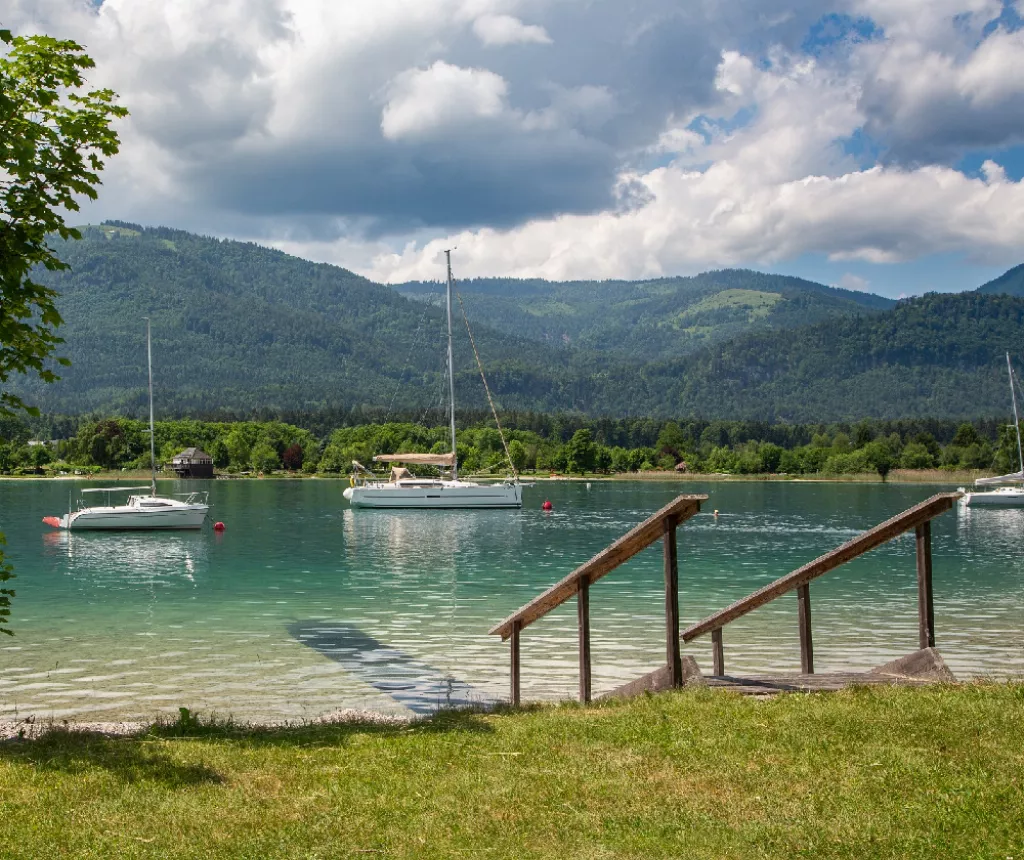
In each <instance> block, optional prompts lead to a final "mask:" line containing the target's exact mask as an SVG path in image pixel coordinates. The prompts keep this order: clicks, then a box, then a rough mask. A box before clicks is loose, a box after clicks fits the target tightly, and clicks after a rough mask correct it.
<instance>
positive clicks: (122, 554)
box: [0, 480, 1024, 722]
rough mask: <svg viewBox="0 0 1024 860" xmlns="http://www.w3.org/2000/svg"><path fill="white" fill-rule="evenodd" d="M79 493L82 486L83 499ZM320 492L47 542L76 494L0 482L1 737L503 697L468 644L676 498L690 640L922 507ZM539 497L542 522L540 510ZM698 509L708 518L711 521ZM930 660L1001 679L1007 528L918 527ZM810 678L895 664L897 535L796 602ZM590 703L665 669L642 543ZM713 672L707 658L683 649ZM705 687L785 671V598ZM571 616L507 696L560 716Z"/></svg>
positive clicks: (749, 498) (599, 491)
mask: <svg viewBox="0 0 1024 860" xmlns="http://www.w3.org/2000/svg"><path fill="white" fill-rule="evenodd" d="M80 486H88V484H86V483H85V482H82V484H81V485H80ZM344 486H345V484H344V482H340V481H328V480H303V481H231V482H227V481H225V482H206V483H203V482H175V486H172V482H162V486H161V490H160V491H161V492H165V491H166V492H182V491H185V490H188V489H193V488H202V489H209V490H210V501H211V503H212V506H213V507H212V509H211V521H212V520H219V521H223V522H224V523H225V524H226V526H227V528H226V530H225V531H224V532H222V533H218V532H214V531H213V530H212V529H211V528H210V527H209V524H208V525H207V526H206V527H205V528H204V529H203V530H202V531H199V532H179V533H145V532H122V533H115V532H111V533H92V534H83V533H67V532H58V531H53V530H50V529H48V528H47V527H46V526H44V525H43V524H42V523H41V518H42V517H43V516H45V515H54V514H60V513H63V512H64V511H66V510H67V506H68V495H69V491H70V492H71V493H72V494H73V493H74V492H75V491H76V490H77V489H78V487H79V485H72V484H71V483H70V482H54V481H33V482H27V481H5V482H0V530H2V531H3V532H4V533H5V534H6V536H7V540H8V546H7V557H8V560H9V561H10V562H11V563H12V564H14V566H15V572H16V574H17V579H16V580H14V581H13V582H12V583H11V585H12V586H13V587H14V588H15V589H16V591H17V596H16V597H15V599H14V601H13V605H12V618H11V626H12V627H13V629H14V631H15V634H16V635H15V636H13V637H0V721H3V720H14V719H25V718H28V717H34V718H36V719H37V720H47V719H53V720H58V721H59V720H82V721H113V720H149V719H153V718H155V717H157V716H170V717H174V716H176V715H177V713H178V708H179V707H187V708H189V709H190V710H191V711H192V712H193V713H198V714H200V715H201V716H207V717H209V716H218V717H222V718H227V717H231V718H234V719H236V720H240V721H246V722H283V721H302V720H312V719H316V718H319V717H322V716H324V715H330V714H332V713H337V712H340V711H345V710H349V709H359V710H368V711H375V712H380V713H385V714H400V715H409V714H426V713H430V712H432V711H434V710H436V709H437V708H438V707H440V706H444V705H448V704H465V703H480V704H486V703H490V702H495V701H498V700H502V699H507V697H508V682H509V650H508V644H507V643H503V642H501V641H500V639H499V638H498V637H496V636H489V635H488V634H487V631H488V630H489V629H490V628H491V627H492V626H494V625H495V624H496V623H497V622H499V621H501V620H502V619H503V618H505V617H506V616H508V615H509V614H511V613H512V612H513V611H515V609H517V608H518V607H519V606H521V605H522V604H524V603H526V602H527V601H529V600H530V599H532V598H533V597H534V596H536V595H537V594H538V593H540V592H541V591H543V590H544V589H545V588H547V587H548V586H550V585H551V584H553V583H554V582H556V581H558V580H559V579H561V578H562V577H563V576H565V575H566V574H568V573H569V572H571V571H572V570H573V569H574V568H575V567H576V566H578V565H579V564H581V563H582V562H584V561H586V560H587V559H588V558H590V557H591V556H593V555H594V554H595V553H597V552H599V551H600V550H601V549H603V548H604V547H605V546H607V545H608V544H609V543H611V542H612V541H613V540H615V539H616V538H618V537H619V536H621V535H622V534H623V533H625V532H626V531H627V530H629V529H630V528H632V527H633V526H635V525H636V524H637V523H639V522H641V521H643V520H644V519H646V518H647V517H648V516H649V515H650V514H651V513H653V512H654V511H656V510H657V509H659V508H660V507H662V506H663V505H664V504H666V503H667V502H668V501H670V500H671V499H672V498H674V497H675V496H676V495H678V494H679V493H707V494H708V495H709V496H710V498H709V500H708V502H707V503H706V504H705V506H704V511H703V512H702V513H701V514H699V515H698V516H696V517H695V518H693V519H692V520H690V521H688V522H687V523H685V524H684V525H682V526H681V527H680V529H679V532H678V545H679V587H680V614H681V616H682V621H683V624H684V625H686V624H690V623H692V622H695V621H698V620H700V619H701V618H704V617H706V616H707V615H710V614H711V613H712V612H715V611H716V610H718V609H721V608H723V607H724V606H726V605H728V604H729V603H731V602H732V601H734V600H736V599H739V598H741V597H744V596H745V595H747V594H748V593H750V592H751V591H753V590H754V589H756V588H759V587H760V586H762V585H765V584H767V583H768V582H770V581H772V580H773V579H775V578H777V577H778V576H781V575H783V574H785V573H788V572H789V571H791V570H793V569H795V568H796V567H798V566H800V565H801V564H804V563H806V562H808V561H810V560H812V559H814V558H815V557H817V556H818V555H821V554H822V553H824V552H827V551H828V550H830V549H832V548H834V547H836V546H838V545H839V544H841V543H843V542H844V541H846V540H849V539H850V538H851V537H853V536H855V535H856V534H858V533H859V532H861V531H863V530H865V529H867V528H870V527H871V526H873V525H875V524H877V523H879V522H881V521H882V520H884V519H887V518H888V517H890V516H892V515H894V514H896V513H899V512H900V511H902V510H904V509H905V508H908V507H910V506H911V505H913V504H916V503H917V502H919V501H921V500H923V499H924V498H926V497H928V496H929V495H931V494H933V493H934V492H938V491H941V490H947V489H953V488H952V487H923V486H908V485H901V486H886V485H880V484H825V483H818V482H815V483H797V482H794V483H772V482H764V481H756V482H750V483H739V482H730V483H711V482H709V483H707V484H700V483H698V482H694V481H686V482H685V483H682V482H680V483H670V482H657V483H654V482H642V481H637V482H628V481H615V482H592V483H591V484H590V485H589V486H588V485H587V484H584V483H582V482H580V483H576V482H558V483H550V484H547V483H544V484H538V485H536V486H534V487H532V488H527V489H525V491H524V507H523V509H522V510H496V511H416V510H410V511H385V510H365V509H360V510H353V509H351V508H349V507H348V505H347V503H346V502H345V501H344V499H343V498H342V490H343V489H344ZM545 500H550V501H551V502H552V505H553V510H552V511H550V512H544V511H542V510H541V504H542V503H543V502H544V501H545ZM716 509H717V510H718V511H719V515H718V516H717V517H716V516H714V515H713V514H712V512H713V511H714V510H716ZM932 541H933V543H932V555H933V564H934V591H935V628H936V644H937V647H938V648H939V650H940V651H941V653H942V655H943V657H944V659H945V660H946V662H947V664H948V665H949V667H950V668H951V669H952V670H953V672H954V673H955V674H956V675H957V677H958V678H961V679H967V678H972V677H986V678H996V679H1008V678H1019V677H1021V676H1022V675H1024V553H1022V550H1021V547H1022V541H1024V510H1013V509H1005V510H995V509H993V510H979V509H976V508H960V507H959V506H957V507H955V508H954V510H953V511H951V512H949V513H946V514H943V515H941V516H940V517H938V518H937V519H936V520H934V521H933V523H932ZM811 599H812V606H813V620H814V656H815V668H816V670H817V671H819V672H825V671H829V670H835V671H840V670H843V671H859V670H867V669H870V668H872V667H874V666H877V665H879V664H881V663H884V662H887V661H888V660H891V659H895V658H896V657H899V656H902V655H904V654H907V653H909V652H911V651H913V650H915V649H916V648H917V603H916V601H917V580H916V569H915V547H914V540H913V533H911V534H910V535H909V536H903V537H901V538H898V539H896V540H895V541H893V542H891V543H889V544H887V545H885V546H883V547H881V548H879V549H877V550H874V551H872V552H870V553H868V554H867V555H865V556H863V557H861V558H859V559H857V560H856V561H854V562H851V563H850V564H847V565H844V566H842V567H840V568H839V569H837V570H835V571H833V572H831V573H829V574H826V575H825V576H824V577H823V578H821V579H819V580H815V581H814V582H813V583H812V584H811ZM590 602H591V640H592V654H593V672H594V677H593V686H594V694H595V696H596V695H600V694H601V693H602V692H605V691H608V690H611V689H614V688H615V687H617V686H619V685H621V684H623V683H626V682H628V681H630V680H633V679H634V678H637V677H639V676H640V675H642V674H644V673H645V672H648V671H650V670H652V669H654V668H656V667H657V666H659V665H662V664H663V663H664V647H665V646H664V584H663V573H662V556H661V544H660V542H658V543H656V544H655V545H654V546H653V547H651V548H650V549H648V550H645V551H644V552H643V553H641V554H640V555H639V556H637V557H636V558H634V559H633V560H631V561H629V562H628V563H626V564H625V565H623V566H622V567H621V568H619V569H618V570H616V571H615V572H613V573H612V574H610V575H609V576H608V577H606V578H604V579H602V580H601V581H599V582H598V583H596V584H595V585H594V586H593V587H592V588H591V592H590ZM684 653H685V654H690V655H692V656H693V657H695V659H696V660H697V662H698V664H699V665H700V666H701V669H702V670H703V671H705V672H708V673H710V671H711V643H710V639H709V638H704V639H700V640H697V641H696V642H693V643H691V644H689V645H687V646H685V647H684ZM725 659H726V669H727V671H728V672H730V673H731V674H732V673H742V672H745V671H751V672H753V671H759V670H760V671H768V670H771V671H777V672H785V671H792V672H797V671H799V668H800V649H799V640H798V631H797V606H796V596H795V594H790V595H785V596H784V597H782V598H780V599H779V600H777V601H775V602H773V603H771V604H769V605H768V606H766V607H763V608H762V609H759V610H756V611H755V612H753V613H751V614H750V615H748V616H746V617H745V618H743V619H741V620H739V621H737V622H734V623H733V624H730V625H729V626H728V627H727V628H726V629H725ZM576 672H577V650H576V615H575V603H574V601H572V600H570V601H569V602H568V603H566V604H564V605H563V606H562V607H560V608H559V609H558V610H556V611H555V612H554V613H552V614H551V615H550V616H548V617H546V618H544V619H542V620H541V621H539V622H537V623H536V624H534V625H532V626H530V627H528V628H527V629H526V630H525V631H524V632H523V634H522V687H523V698H524V700H526V701H531V700H558V699H568V698H574V697H575V695H576V685H577V675H576Z"/></svg>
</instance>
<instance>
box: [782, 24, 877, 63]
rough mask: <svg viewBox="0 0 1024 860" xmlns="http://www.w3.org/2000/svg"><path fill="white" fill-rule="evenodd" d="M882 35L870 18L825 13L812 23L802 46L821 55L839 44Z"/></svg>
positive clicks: (808, 51) (809, 52)
mask: <svg viewBox="0 0 1024 860" xmlns="http://www.w3.org/2000/svg"><path fill="white" fill-rule="evenodd" d="M881 37H882V30H881V28H880V27H878V26H877V25H876V24H875V22H874V21H872V20H871V19H870V18H863V17H862V18H852V17H850V16H849V15H839V14H835V13H833V14H831V15H823V16H822V17H821V18H819V19H818V20H817V21H815V22H814V24H812V25H811V28H810V30H809V31H808V32H807V36H806V38H805V39H804V41H803V44H802V45H801V46H800V49H801V50H802V51H803V52H804V53H805V54H811V55H812V56H815V57H817V56H820V55H821V54H823V53H825V52H827V51H828V50H829V49H831V48H833V47H835V46H836V45H838V44H842V43H846V42H866V41H869V40H871V39H879V38H881Z"/></svg>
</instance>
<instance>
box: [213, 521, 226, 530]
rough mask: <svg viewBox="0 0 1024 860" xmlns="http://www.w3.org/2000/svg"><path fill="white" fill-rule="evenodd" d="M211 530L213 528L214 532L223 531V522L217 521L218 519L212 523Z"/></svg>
mask: <svg viewBox="0 0 1024 860" xmlns="http://www.w3.org/2000/svg"><path fill="white" fill-rule="evenodd" d="M213 530H214V531H215V532H222V531H224V523H222V522H219V521H218V522H215V523H214V524H213Z"/></svg>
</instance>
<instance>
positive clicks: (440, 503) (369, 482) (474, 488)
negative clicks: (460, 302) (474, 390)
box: [344, 251, 523, 508]
mask: <svg viewBox="0 0 1024 860" xmlns="http://www.w3.org/2000/svg"><path fill="white" fill-rule="evenodd" d="M445 256H446V257H447V262H448V290H447V301H448V400H449V406H450V417H451V443H452V450H451V452H450V453H447V454H378V455H377V456H376V457H374V458H373V459H374V460H375V461H376V462H379V463H395V464H398V463H405V464H406V465H424V466H427V465H429V466H438V467H440V468H448V469H450V470H451V477H450V478H417V477H416V476H414V475H413V474H411V473H410V472H409V470H408V469H406V468H404V467H403V466H397V465H396V466H393V467H392V469H391V476H390V479H389V480H387V481H381V480H379V479H377V478H376V476H374V475H373V474H372V473H371V472H369V471H368V470H367V469H365V468H364V467H363V466H362V465H361V464H360V463H358V462H355V461H353V463H352V466H353V469H354V471H353V474H352V486H350V487H348V488H347V489H346V490H345V492H344V496H345V498H346V499H348V501H349V503H350V504H351V505H352V507H354V508H521V507H522V506H523V485H522V484H521V483H520V482H519V478H518V475H515V476H514V477H513V478H512V479H511V480H507V481H504V482H503V483H500V484H478V483H473V482H471V481H460V480H459V461H458V457H457V456H456V453H455V374H454V362H453V358H452V253H451V251H445ZM499 429H500V428H499ZM513 472H514V467H513Z"/></svg>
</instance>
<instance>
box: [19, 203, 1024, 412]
mask: <svg viewBox="0 0 1024 860" xmlns="http://www.w3.org/2000/svg"><path fill="white" fill-rule="evenodd" d="M84 232H85V238H84V239H83V240H82V241H80V242H72V243H67V244H63V245H61V246H60V247H59V248H58V252H59V254H60V255H61V256H62V257H63V258H64V259H66V260H67V262H68V263H69V264H70V265H71V267H72V268H71V270H70V271H69V272H58V273H51V272H44V273H42V279H45V280H46V282H47V283H49V284H51V285H52V286H54V287H55V288H56V289H57V290H58V291H59V293H60V299H59V301H58V307H59V308H60V310H61V312H62V314H63V315H64V318H65V320H66V325H65V326H63V327H62V328H61V330H60V333H61V334H62V335H63V336H64V338H65V339H66V341H67V342H66V344H65V345H64V346H63V347H62V349H61V353H62V354H64V355H67V356H68V357H69V358H70V359H71V360H72V362H73V365H72V367H70V368H67V369H59V373H60V374H61V376H62V377H63V379H62V380H61V381H60V382H59V383H57V384H54V385H50V386H45V385H42V384H40V383H38V382H29V383H25V382H22V388H21V389H20V392H21V393H22V394H24V395H25V396H26V399H27V400H28V401H29V402H32V403H35V404H37V405H39V406H40V407H42V408H43V409H44V410H45V411H48V412H58V413H83V412H89V411H97V412H103V413H120V414H127V415H134V416H141V415H143V413H144V411H145V408H144V407H145V403H146V368H145V339H144V337H145V336H144V332H145V326H144V323H143V319H142V318H143V317H146V316H149V317H152V320H153V332H154V345H153V357H154V365H155V383H156V400H157V409H158V413H159V414H160V415H163V416H171V415H182V414H185V415H188V414H191V415H199V414H202V415H216V414H218V413H221V414H224V413H232V414H234V415H239V414H242V415H245V414H252V413H260V414H264V415H266V414H268V413H273V412H275V411H277V412H281V413H283V412H289V411H292V412H294V411H302V412H305V413H307V414H308V413H310V412H317V411H320V412H325V411H327V410H330V411H331V413H332V414H335V415H342V414H347V413H348V411H349V410H352V409H368V410H371V411H372V413H373V414H374V415H375V416H376V417H378V418H380V417H382V416H383V415H384V414H389V413H392V412H393V413H399V412H400V413H401V414H403V415H404V416H406V417H407V418H408V417H412V418H415V417H416V416H417V415H418V414H419V413H422V414H423V416H424V418H425V420H428V421H437V420H438V418H439V413H438V412H435V411H433V410H434V409H435V408H437V407H439V406H440V405H441V404H442V403H443V402H444V391H445V388H446V385H445V373H444V367H445V365H444V348H445V340H446V339H445V327H444V317H443V314H442V310H441V308H440V307H439V306H437V304H436V303H435V302H433V301H422V300H420V301H414V300H412V299H410V298H406V297H405V296H403V295H401V294H400V292H399V291H396V290H395V289H392V288H389V287H386V286H383V285H380V284H375V283H372V282H370V281H368V280H366V279H365V278H361V277H359V276H357V275H354V274H353V273H351V272H349V271H346V270H345V269H341V268H338V267H336V266H329V265H323V264H315V263H310V262H307V261H305V260H300V259H298V258H295V257H291V256H288V255H287V254H284V253H282V252H280V251H274V250H269V249H267V248H262V247H259V246H257V245H253V244H246V243H241V242H233V241H221V240H218V239H212V238H204V237H200V236H195V235H192V234H189V233H185V232H183V231H177V230H169V229H165V228H152V229H150V228H147V229H143V228H139V227H134V226H132V225H125V224H118V223H111V224H107V225H104V226H102V227H89V228H86V229H85V231H84ZM1008 274H1012V273H1008ZM406 287H407V288H408V289H403V292H406V293H409V294H417V295H419V297H420V298H421V299H422V298H423V296H424V295H430V294H431V291H436V290H437V288H438V287H437V285H420V287H415V286H410V285H406ZM460 292H461V293H462V294H463V297H464V299H465V305H466V308H467V312H468V313H469V315H470V319H471V321H472V323H473V329H474V334H475V336H476V342H477V346H478V348H479V350H480V353H481V356H482V357H483V360H484V362H485V364H486V366H487V370H488V377H489V379H490V381H491V385H492V389H493V390H494V392H495V394H496V395H497V399H498V401H499V405H500V406H501V407H502V408H504V409H507V410H536V411H543V412H577V413H583V414H589V415H607V416H630V415H632V416H652V417H677V418H679V417H702V418H706V419H719V418H720V419H746V420H760V421H775V420H782V421H790V422H825V421H843V420H856V419H859V418H862V417H877V418H911V417H920V416H929V417H935V418H973V417H979V416H998V415H1003V414H1005V413H1006V411H1007V407H1008V397H1007V394H1008V392H1007V391H1006V381H1005V377H1004V375H1003V352H1004V351H1005V350H1007V349H1009V350H1010V352H1011V354H1015V355H1016V353H1015V352H1014V350H1015V349H1017V348H1019V347H1020V346H1021V345H1022V344H1024V298H1018V297H1013V296H1007V295H989V294H987V293H984V292H979V291H975V292H973V293H965V294H962V295H929V296H924V297H922V298H918V299H911V300H908V301H904V302H900V303H899V304H896V305H895V306H894V307H892V308H890V309H885V308H884V307H883V306H884V305H886V304H888V302H887V300H885V299H880V298H878V297H874V296H870V295H865V294H861V293H850V292H845V291H840V290H833V289H831V288H829V287H823V286H821V285H817V284H811V283H810V282H807V281H800V280H799V279H795V278H782V277H779V276H774V275H760V274H758V273H756V272H747V271H736V270H730V271H723V272H709V273H707V274H705V275H700V276H697V277H695V278H675V279H665V280H662V281H647V282H642V283H635V284H630V283H626V282H600V283H590V284H582V283H570V284H551V283H547V282H544V281H508V282H506V281H500V280H492V281H474V282H468V283H465V284H460ZM513 299H514V300H515V301H517V302H519V304H520V305H521V307H519V310H516V309H515V308H512V307H511V305H510V304H509V302H511V301H512V300H513ZM502 302H505V304H504V305H502V304H501V303H502ZM456 313H458V310H456ZM602 320H603V321H604V324H606V328H605V329H603V330H602V329H600V328H599V325H600V324H602V323H601V321H602ZM567 321H568V322H569V323H571V325H568V323H567ZM631 321H632V322H631ZM808 323H811V324H808ZM563 324H566V325H565V326H563ZM560 327H561V328H560ZM601 331H603V332H604V333H603V334H600V332H601ZM555 332H560V333H559V334H558V335H557V336H556V335H555V334H554V333H555ZM728 332H732V333H731V334H728ZM455 335H456V336H455V348H456V368H457V371H456V372H457V378H456V388H457V392H458V400H459V405H460V407H461V408H464V409H469V410H481V409H486V399H485V397H484V392H483V388H482V385H481V383H480V380H479V376H478V374H477V371H476V366H475V360H474V357H473V353H472V349H471V347H470V345H469V340H468V338H467V336H466V333H465V330H464V328H463V327H462V324H461V319H459V320H458V322H457V328H456V333H455ZM1021 363H1022V365H1024V356H1021ZM428 413H430V414H428Z"/></svg>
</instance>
